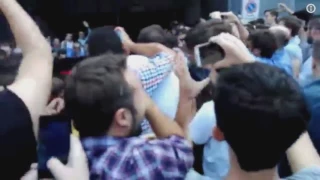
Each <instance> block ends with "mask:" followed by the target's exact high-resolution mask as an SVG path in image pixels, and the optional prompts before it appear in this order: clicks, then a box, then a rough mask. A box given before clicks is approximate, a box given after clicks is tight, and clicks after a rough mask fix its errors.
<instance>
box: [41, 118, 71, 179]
mask: <svg viewBox="0 0 320 180" xmlns="http://www.w3.org/2000/svg"><path fill="white" fill-rule="evenodd" d="M70 134H71V120H70V118H69V117H68V116H66V115H63V114H58V115H53V116H41V117H40V128H39V142H38V177H39V178H52V177H53V176H52V174H51V172H50V171H49V169H48V167H47V162H48V160H49V159H51V158H53V157H54V158H57V159H59V160H60V161H61V162H62V163H63V164H66V163H67V162H68V157H69V149H70Z"/></svg>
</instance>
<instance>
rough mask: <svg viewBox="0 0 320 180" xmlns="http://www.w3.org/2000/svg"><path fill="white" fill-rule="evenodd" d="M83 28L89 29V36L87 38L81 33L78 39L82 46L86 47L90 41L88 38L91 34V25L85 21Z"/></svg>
mask: <svg viewBox="0 0 320 180" xmlns="http://www.w3.org/2000/svg"><path fill="white" fill-rule="evenodd" d="M83 26H84V27H85V28H87V31H88V34H87V36H86V35H85V34H84V32H83V31H80V32H79V35H78V36H79V37H78V43H80V45H81V46H82V47H85V46H86V44H87V41H88V37H89V35H90V33H91V29H90V26H89V23H88V22H87V21H83Z"/></svg>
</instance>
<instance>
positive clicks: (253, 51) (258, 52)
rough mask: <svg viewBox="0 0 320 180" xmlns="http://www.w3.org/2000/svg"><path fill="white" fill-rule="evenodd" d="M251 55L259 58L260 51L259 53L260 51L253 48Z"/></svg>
mask: <svg viewBox="0 0 320 180" xmlns="http://www.w3.org/2000/svg"><path fill="white" fill-rule="evenodd" d="M252 53H253V54H254V55H255V56H260V54H261V51H260V49H257V48H254V49H253V50H252Z"/></svg>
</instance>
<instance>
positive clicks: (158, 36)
mask: <svg viewBox="0 0 320 180" xmlns="http://www.w3.org/2000/svg"><path fill="white" fill-rule="evenodd" d="M137 42H140V43H152V42H157V43H160V44H163V45H165V46H167V47H168V48H174V47H177V46H178V39H177V38H176V37H175V36H173V35H172V34H170V33H169V32H166V31H165V30H164V29H163V28H162V27H161V26H160V25H151V26H148V27H145V28H143V29H142V30H141V31H140V33H139V36H138V38H137Z"/></svg>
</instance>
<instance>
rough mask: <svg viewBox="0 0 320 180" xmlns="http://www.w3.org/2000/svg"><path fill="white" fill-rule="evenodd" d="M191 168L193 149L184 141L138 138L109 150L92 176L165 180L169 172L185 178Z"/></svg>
mask: <svg viewBox="0 0 320 180" xmlns="http://www.w3.org/2000/svg"><path fill="white" fill-rule="evenodd" d="M192 164H193V154H192V147H191V145H190V143H189V142H188V141H187V140H185V139H184V138H182V137H178V136H171V137H169V138H165V139H155V140H148V139H144V138H138V137H136V138H128V139H127V140H125V141H123V142H121V143H120V144H118V145H117V146H113V147H110V148H108V150H107V151H106V152H105V153H104V154H103V156H102V157H100V158H99V160H98V161H97V162H95V163H94V165H93V167H92V173H93V174H99V175H100V177H101V175H103V176H105V175H107V176H110V177H111V178H114V179H128V178H133V177H136V178H150V177H153V175H160V174H161V175H162V176H164V175H165V174H166V172H170V171H171V172H172V171H174V173H173V174H174V175H177V174H180V175H179V176H182V175H183V174H184V175H185V174H186V172H187V171H188V170H189V169H190V168H191V167H192ZM169 174H170V173H169ZM173 174H171V175H173ZM167 175H168V174H167ZM172 177H173V178H176V177H177V176H172ZM166 178H168V177H166Z"/></svg>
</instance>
